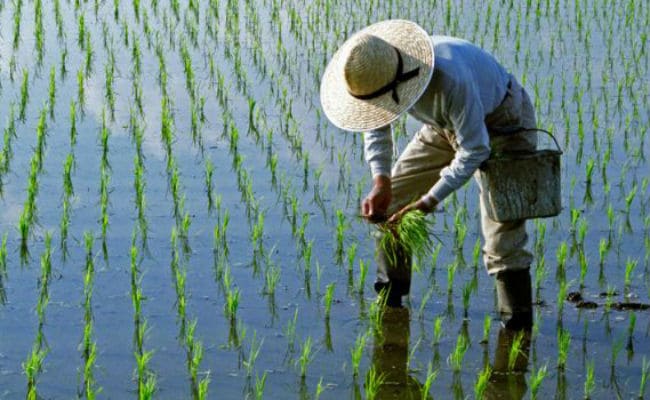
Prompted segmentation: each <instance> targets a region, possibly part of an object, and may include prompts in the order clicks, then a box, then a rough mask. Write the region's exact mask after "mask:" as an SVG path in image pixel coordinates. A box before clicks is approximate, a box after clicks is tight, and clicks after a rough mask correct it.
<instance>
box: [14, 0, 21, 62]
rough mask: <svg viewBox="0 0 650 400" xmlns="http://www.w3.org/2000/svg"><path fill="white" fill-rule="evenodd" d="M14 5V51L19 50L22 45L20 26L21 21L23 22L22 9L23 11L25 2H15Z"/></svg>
mask: <svg viewBox="0 0 650 400" xmlns="http://www.w3.org/2000/svg"><path fill="white" fill-rule="evenodd" d="M13 5H14V12H13V21H14V29H13V40H12V44H13V50H14V51H15V50H18V46H19V45H20V25H21V20H22V9H23V1H22V0H16V1H14V2H13Z"/></svg>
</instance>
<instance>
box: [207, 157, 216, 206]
mask: <svg viewBox="0 0 650 400" xmlns="http://www.w3.org/2000/svg"><path fill="white" fill-rule="evenodd" d="M213 173H214V164H212V161H210V160H209V159H206V161H205V190H206V194H207V196H208V212H211V211H212V210H213V209H214V195H213V190H214V189H213V186H212V175H213Z"/></svg>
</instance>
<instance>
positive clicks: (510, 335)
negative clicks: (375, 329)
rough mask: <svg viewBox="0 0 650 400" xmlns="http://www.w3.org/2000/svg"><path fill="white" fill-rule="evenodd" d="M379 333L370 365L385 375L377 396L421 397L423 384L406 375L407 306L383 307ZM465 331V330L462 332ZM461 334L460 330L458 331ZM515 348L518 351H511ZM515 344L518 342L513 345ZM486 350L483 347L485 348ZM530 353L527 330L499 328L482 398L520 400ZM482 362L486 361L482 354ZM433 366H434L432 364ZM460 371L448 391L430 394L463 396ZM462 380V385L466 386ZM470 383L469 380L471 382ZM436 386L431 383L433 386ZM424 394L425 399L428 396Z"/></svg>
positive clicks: (385, 397) (375, 340)
mask: <svg viewBox="0 0 650 400" xmlns="http://www.w3.org/2000/svg"><path fill="white" fill-rule="evenodd" d="M380 333H381V334H380V335H376V336H375V338H374V344H373V352H372V366H373V367H374V368H375V370H376V371H377V372H378V373H379V374H383V375H384V377H385V381H384V383H383V384H382V385H381V386H380V388H379V391H378V393H377V397H376V398H377V399H422V398H423V397H422V388H423V384H422V383H421V382H419V381H418V380H417V379H416V378H415V377H414V376H413V375H411V374H409V368H408V365H409V359H408V358H409V339H410V319H409V310H408V309H407V308H387V309H386V312H385V313H384V315H383V318H382V324H381V332H380ZM466 333H467V332H466ZM461 334H463V332H461ZM513 343H515V347H518V351H511V349H512V348H513ZM517 343H518V345H517ZM486 353H487V349H486ZM529 354H530V332H522V331H520V332H516V331H512V330H508V329H504V328H501V329H500V330H499V332H498V335H497V342H496V344H495V349H494V360H493V362H492V365H491V369H492V374H491V376H490V379H489V382H488V384H487V386H486V388H485V392H484V394H483V398H484V399H522V398H524V397H525V395H526V392H527V390H528V387H527V384H526V372H527V370H528V364H529ZM484 362H486V363H487V362H489V360H488V356H487V354H484ZM434 368H436V366H435V365H434ZM462 384H463V382H462V380H461V374H454V377H453V381H452V391H451V392H446V394H442V393H435V392H431V393H433V395H434V397H435V398H448V397H449V396H453V397H455V398H465V397H466V395H467V393H465V392H464V389H463V385H462ZM468 384H469V383H468V382H465V385H468ZM472 384H473V382H472ZM435 386H438V385H435V384H434V387H435ZM431 393H429V394H427V397H426V398H427V399H429V398H433V397H431Z"/></svg>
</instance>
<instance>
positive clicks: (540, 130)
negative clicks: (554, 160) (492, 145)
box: [490, 128, 562, 153]
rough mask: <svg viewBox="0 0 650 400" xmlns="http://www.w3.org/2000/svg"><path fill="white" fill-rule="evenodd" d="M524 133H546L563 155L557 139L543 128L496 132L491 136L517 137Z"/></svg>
mask: <svg viewBox="0 0 650 400" xmlns="http://www.w3.org/2000/svg"><path fill="white" fill-rule="evenodd" d="M522 132H544V133H546V134H547V135H549V136H550V137H551V139H553V142H554V143H555V146H556V147H557V150H558V151H559V152H560V153H562V148H561V147H560V144H559V143H558V142H557V139H555V136H553V134H552V133H551V132H549V131H547V130H546V129H541V128H516V129H514V130H509V131H496V132H491V133H490V136H491V137H495V136H509V135H515V134H517V133H522Z"/></svg>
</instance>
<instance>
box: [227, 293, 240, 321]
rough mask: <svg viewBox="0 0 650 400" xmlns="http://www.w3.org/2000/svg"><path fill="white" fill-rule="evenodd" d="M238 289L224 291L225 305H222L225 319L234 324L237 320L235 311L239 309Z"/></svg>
mask: <svg viewBox="0 0 650 400" xmlns="http://www.w3.org/2000/svg"><path fill="white" fill-rule="evenodd" d="M239 295H240V291H239V288H235V289H234V290H233V289H230V288H228V289H227V291H226V304H224V311H225V314H226V317H227V318H228V319H229V320H230V322H231V323H232V322H234V321H235V320H236V319H237V309H238V308H239Z"/></svg>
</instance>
